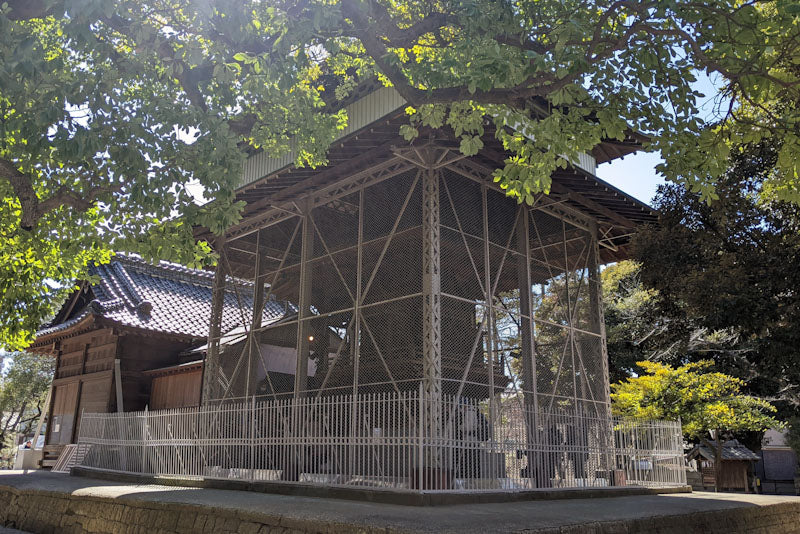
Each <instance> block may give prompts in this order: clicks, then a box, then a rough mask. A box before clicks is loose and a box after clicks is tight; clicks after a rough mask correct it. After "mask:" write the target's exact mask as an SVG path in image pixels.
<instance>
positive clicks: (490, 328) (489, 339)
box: [481, 186, 497, 441]
mask: <svg viewBox="0 0 800 534" xmlns="http://www.w3.org/2000/svg"><path fill="white" fill-rule="evenodd" d="M487 194H488V190H487V188H486V186H482V187H481V203H482V209H481V213H482V218H483V276H484V280H485V282H484V289H485V296H484V301H485V303H484V304H485V306H486V309H485V312H484V313H486V314H488V315H487V320H486V354H487V357H488V362H487V363H488V369H489V371H488V376H487V379H488V380H487V381H488V384H489V439H490V440H491V441H494V431H495V424H496V422H497V419H496V418H497V407H496V406H495V391H494V390H495V385H494V345H495V343H494V342H495V339H494V334H495V332H494V330H495V324H494V287H492V286H493V284H492V272H491V271H492V264H491V260H490V254H491V248H490V246H489V205H488V199H487Z"/></svg>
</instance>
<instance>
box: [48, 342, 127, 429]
mask: <svg viewBox="0 0 800 534" xmlns="http://www.w3.org/2000/svg"><path fill="white" fill-rule="evenodd" d="M117 341H118V338H117V336H116V335H115V334H114V332H113V331H112V330H111V329H109V328H101V329H98V330H93V331H91V332H87V333H85V334H81V335H79V336H75V337H72V338H68V339H65V340H64V341H62V342H61V345H60V347H59V352H58V355H57V357H56V371H55V377H54V379H53V397H52V399H51V405H50V410H51V413H52V415H53V416H52V418H51V422H50V424H49V425H48V428H47V434H46V443H47V444H48V445H64V444H67V443H74V441H75V439H76V438H77V436H78V429H79V428H80V416H81V413H82V412H84V411H86V412H107V411H109V409H110V408H111V402H112V388H113V372H114V371H113V370H114V358H115V357H116V351H117Z"/></svg>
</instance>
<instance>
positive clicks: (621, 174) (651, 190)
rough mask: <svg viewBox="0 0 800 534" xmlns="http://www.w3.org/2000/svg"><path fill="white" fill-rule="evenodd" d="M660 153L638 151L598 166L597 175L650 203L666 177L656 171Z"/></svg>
mask: <svg viewBox="0 0 800 534" xmlns="http://www.w3.org/2000/svg"><path fill="white" fill-rule="evenodd" d="M660 162H661V157H660V156H659V155H658V154H654V153H646V152H638V153H635V154H630V155H628V156H625V157H624V158H622V159H617V160H614V161H612V162H611V163H603V164H602V165H598V166H597V176H598V177H600V178H602V179H603V180H605V181H606V182H608V183H610V184H611V185H613V186H615V187H618V188H620V189H622V190H623V191H625V192H626V193H628V194H629V195H631V196H633V197H635V198H636V199H638V200H641V201H642V202H645V203H647V204H650V200H651V199H652V198H653V195H655V193H656V188H657V187H658V186H659V185H660V184H663V183H664V179H663V178H662V177H661V176H660V175H658V174H657V173H656V170H655V166H656V165H658V164H659V163H660Z"/></svg>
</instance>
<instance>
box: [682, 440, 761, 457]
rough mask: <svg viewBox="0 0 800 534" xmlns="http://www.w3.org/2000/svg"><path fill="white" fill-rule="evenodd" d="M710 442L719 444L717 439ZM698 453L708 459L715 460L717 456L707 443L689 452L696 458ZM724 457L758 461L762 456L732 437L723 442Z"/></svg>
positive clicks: (715, 444) (714, 444) (690, 455)
mask: <svg viewBox="0 0 800 534" xmlns="http://www.w3.org/2000/svg"><path fill="white" fill-rule="evenodd" d="M709 443H711V445H713V446H714V447H716V446H717V442H716V441H710V442H709ZM698 455H700V456H702V457H703V458H705V459H706V460H713V459H714V457H715V454H714V450H713V449H711V447H709V446H708V445H706V444H700V445H698V446H697V447H695V448H694V449H693V450H692V451H691V452H690V453H689V457H690V458H695V457H697V456H698ZM722 459H723V460H749V461H757V460H759V459H760V457H759V456H758V454H756V453H754V452H753V451H751V450H750V449H748V448H747V447H745V446H744V445H742V444H741V443H739V441H738V440H735V439H732V440H730V441H724V442H722Z"/></svg>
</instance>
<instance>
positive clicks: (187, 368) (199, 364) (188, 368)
mask: <svg viewBox="0 0 800 534" xmlns="http://www.w3.org/2000/svg"><path fill="white" fill-rule="evenodd" d="M202 368H203V361H202V360H197V361H193V362H187V363H181V364H178V365H170V366H169V367H161V368H159V369H148V370H147V371H142V374H145V375H147V376H150V377H153V378H155V377H158V376H168V375H179V374H185V373H190V372H194V371H199V370H200V369H202Z"/></svg>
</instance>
